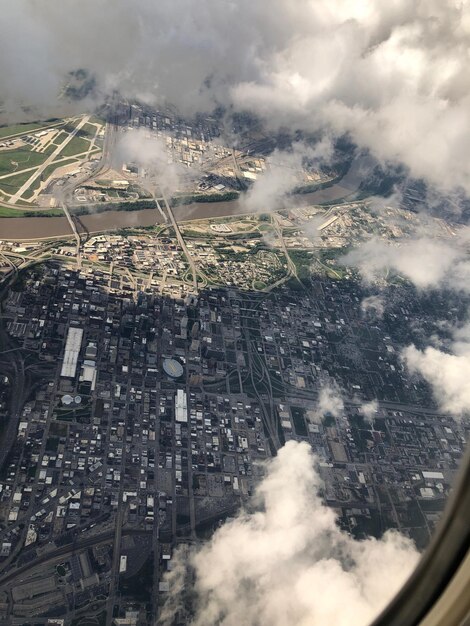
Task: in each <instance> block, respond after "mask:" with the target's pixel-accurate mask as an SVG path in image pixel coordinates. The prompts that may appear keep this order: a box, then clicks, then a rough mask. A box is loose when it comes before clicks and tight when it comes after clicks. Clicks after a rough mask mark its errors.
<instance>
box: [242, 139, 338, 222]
mask: <svg viewBox="0 0 470 626" xmlns="http://www.w3.org/2000/svg"><path fill="white" fill-rule="evenodd" d="M333 154H334V147H333V142H332V140H331V138H330V137H327V136H325V137H323V138H322V139H321V140H320V141H318V143H317V144H316V145H315V146H308V145H306V144H305V143H303V142H300V141H299V142H295V143H294V144H293V145H292V148H291V150H289V151H287V150H274V152H273V153H272V154H271V155H270V157H269V158H268V159H267V160H266V166H267V167H266V170H265V171H264V172H263V174H261V175H260V176H259V178H258V179H257V180H256V181H255V183H254V184H253V186H252V187H251V188H250V189H249V191H248V192H247V193H246V194H245V195H244V197H243V198H242V201H243V202H244V204H245V206H246V207H247V209H249V210H250V211H269V210H272V209H273V208H281V207H282V205H283V200H284V199H285V198H286V197H287V195H288V194H289V193H290V192H291V191H293V189H294V188H295V187H297V186H299V185H300V184H301V180H302V179H301V178H300V176H299V175H300V174H301V173H302V168H303V166H304V164H305V162H306V160H308V163H309V164H310V166H311V167H314V166H318V165H325V164H328V163H330V162H331V159H332V157H333Z"/></svg>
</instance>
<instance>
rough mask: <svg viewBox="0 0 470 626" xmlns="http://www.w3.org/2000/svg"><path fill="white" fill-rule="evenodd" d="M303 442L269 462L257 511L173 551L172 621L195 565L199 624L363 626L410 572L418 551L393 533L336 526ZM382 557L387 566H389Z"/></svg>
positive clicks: (167, 619) (169, 609)
mask: <svg viewBox="0 0 470 626" xmlns="http://www.w3.org/2000/svg"><path fill="white" fill-rule="evenodd" d="M320 487H321V479H320V477H319V474H318V471H317V470H316V468H315V459H314V457H313V455H312V452H311V450H310V447H309V446H308V445H307V444H305V443H296V442H292V441H291V442H289V443H287V444H286V445H285V446H284V448H282V449H281V450H280V451H279V454H278V456H277V457H276V458H275V459H273V460H271V461H270V462H269V464H268V466H267V474H266V476H265V478H264V479H263V480H262V482H261V484H260V485H259V487H258V489H257V492H256V496H255V504H256V509H255V510H254V511H252V512H247V511H242V512H241V513H240V514H239V515H238V516H237V517H236V518H235V519H233V520H231V521H227V522H226V523H225V524H224V525H223V526H222V527H221V528H220V529H218V530H217V531H216V532H215V534H214V535H213V537H212V539H211V540H210V541H209V542H207V543H205V544H203V545H202V546H200V547H199V548H192V549H190V550H189V552H188V550H187V549H185V550H184V551H183V552H182V553H177V554H176V556H175V558H174V559H173V560H174V562H175V564H176V566H177V568H176V572H177V573H176V574H175V573H172V574H171V577H170V580H169V581H170V584H171V585H172V589H171V591H172V593H171V595H170V600H169V601H168V603H167V604H166V607H165V609H164V620H163V621H162V624H164V625H166V624H170V623H172V622H171V617H172V615H173V611H174V609H175V608H177V607H178V606H179V602H180V601H181V598H180V597H178V591H181V590H182V589H183V587H184V585H183V583H182V580H183V578H184V577H185V573H186V574H188V567H190V568H191V569H192V570H193V571H194V586H193V587H192V588H191V589H186V593H188V592H189V594H194V596H195V608H196V613H195V616H194V619H193V621H192V622H191V623H192V624H193V626H206V625H207V624H220V626H236V625H239V624H243V625H244V626H257V625H259V624H262V625H265V624H269V625H270V626H285V625H286V624H288V625H289V626H325V624H328V626H366V625H367V624H369V623H370V621H371V620H372V619H373V618H374V617H375V616H376V615H377V614H378V612H379V611H380V610H381V609H382V608H384V606H385V604H386V603H387V602H388V601H389V600H390V599H391V598H392V596H393V595H394V593H395V592H396V591H398V589H399V588H400V586H401V585H402V584H403V583H404V581H405V580H406V578H407V577H408V575H409V574H410V573H411V571H412V569H413V567H414V565H415V563H416V562H417V558H418V554H417V552H416V550H415V548H414V546H413V544H412V543H411V541H409V540H408V539H406V538H404V537H403V536H401V535H400V534H398V533H396V532H387V533H386V534H385V535H384V537H383V538H382V539H380V540H376V539H367V540H365V541H360V542H359V541H355V540H354V539H352V538H351V537H350V536H349V535H348V534H346V533H344V532H342V531H341V530H340V529H339V528H338V527H337V526H336V518H335V513H334V512H333V511H332V510H331V509H329V508H328V507H326V506H325V505H324V504H323V503H322V501H321V499H320V497H319V495H318V490H319V488H320ZM384 563H386V567H384Z"/></svg>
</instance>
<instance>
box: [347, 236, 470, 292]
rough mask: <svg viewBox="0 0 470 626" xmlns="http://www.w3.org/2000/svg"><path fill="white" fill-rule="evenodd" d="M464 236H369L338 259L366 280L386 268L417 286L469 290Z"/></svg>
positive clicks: (469, 264)
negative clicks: (398, 239)
mask: <svg viewBox="0 0 470 626" xmlns="http://www.w3.org/2000/svg"><path fill="white" fill-rule="evenodd" d="M467 247H468V242H466V241H465V238H462V237H461V238H457V237H456V238H455V240H454V241H452V242H448V241H442V240H437V239H431V238H427V237H422V238H418V239H410V240H406V241H402V242H400V244H399V245H396V244H391V243H390V242H388V241H384V240H382V239H377V238H373V239H370V240H369V241H366V242H365V243H363V244H362V245H360V246H359V247H358V248H355V249H354V250H352V251H351V252H349V253H348V254H346V255H345V256H344V257H342V259H341V262H343V263H344V264H345V265H352V266H354V267H356V268H357V269H358V270H359V272H360V273H361V275H362V277H363V278H364V280H365V281H366V282H373V281H375V280H376V279H379V278H383V277H386V276H387V275H388V273H389V271H390V270H393V271H395V272H397V273H398V274H400V275H401V276H403V277H405V278H407V279H408V280H410V281H411V282H412V283H413V284H414V285H415V286H416V287H417V288H418V289H429V288H437V287H444V286H445V287H449V288H452V289H455V290H457V291H465V292H468V291H469V290H470V259H469V256H468V252H467V249H466V248H467Z"/></svg>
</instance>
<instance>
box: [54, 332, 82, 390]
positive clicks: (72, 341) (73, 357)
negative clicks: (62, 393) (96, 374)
mask: <svg viewBox="0 0 470 626" xmlns="http://www.w3.org/2000/svg"><path fill="white" fill-rule="evenodd" d="M82 338H83V328H69V332H68V334H67V341H66V343H65V354H64V360H63V363H62V370H61V372H60V375H61V376H62V377H63V378H74V377H75V372H76V371H77V361H78V355H79V353H80V348H81V346H82Z"/></svg>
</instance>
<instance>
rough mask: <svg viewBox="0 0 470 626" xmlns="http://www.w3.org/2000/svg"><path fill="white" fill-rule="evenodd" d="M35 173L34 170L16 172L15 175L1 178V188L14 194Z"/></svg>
mask: <svg viewBox="0 0 470 626" xmlns="http://www.w3.org/2000/svg"><path fill="white" fill-rule="evenodd" d="M33 174H34V171H32V172H23V173H22V174H16V175H15V176H8V178H3V179H2V180H0V189H3V191H5V192H6V193H10V194H14V193H16V192H17V191H18V189H19V188H20V187H21V186H22V185H24V184H25V182H26V181H27V180H28V179H29V178H30V177H31V176H32V175H33Z"/></svg>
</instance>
